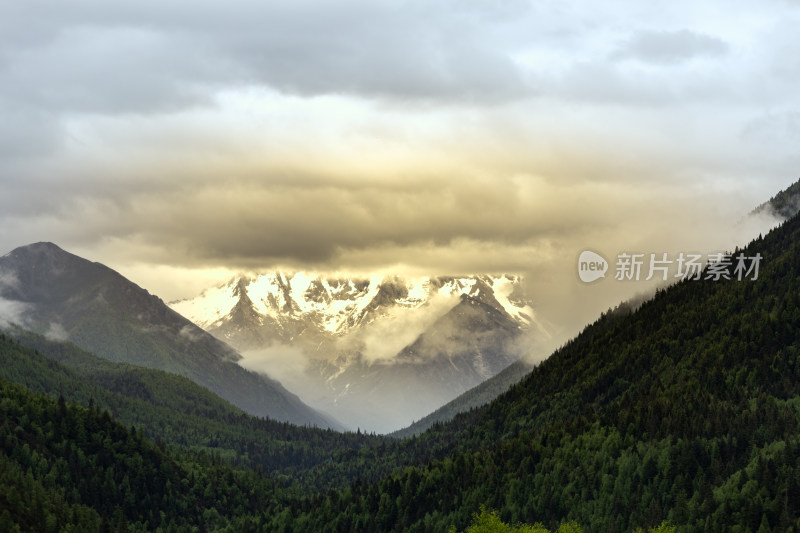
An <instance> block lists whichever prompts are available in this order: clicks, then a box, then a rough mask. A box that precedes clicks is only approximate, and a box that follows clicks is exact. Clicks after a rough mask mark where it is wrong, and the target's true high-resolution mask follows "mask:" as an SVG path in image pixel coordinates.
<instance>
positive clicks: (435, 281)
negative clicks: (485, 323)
mask: <svg viewBox="0 0 800 533" xmlns="http://www.w3.org/2000/svg"><path fill="white" fill-rule="evenodd" d="M520 282H521V279H520V278H519V277H516V276H498V277H492V276H474V277H469V278H417V279H411V280H403V279H400V278H370V279H327V278H324V277H322V276H319V275H313V274H308V273H304V272H298V273H294V274H285V273H282V272H275V273H272V274H261V275H253V276H241V277H238V278H234V279H231V280H230V281H228V282H227V283H225V284H223V285H220V286H218V287H214V288H212V289H207V290H206V291H204V292H203V293H202V294H200V296H198V297H196V298H192V299H187V300H180V301H176V302H172V303H170V307H172V308H173V309H174V310H175V311H177V312H179V313H180V314H182V315H183V316H185V317H186V318H188V319H189V320H191V321H192V322H194V323H195V324H197V325H198V326H200V327H202V328H204V329H206V330H207V331H209V332H211V333H214V334H215V335H217V336H218V337H222V338H225V339H226V340H230V341H231V343H232V344H233V346H235V347H237V348H239V349H248V348H253V347H259V346H260V345H262V344H263V342H256V343H255V344H254V343H252V342H248V341H247V340H246V339H244V338H237V337H238V336H240V334H245V332H244V331H242V328H247V329H250V330H254V329H262V328H263V329H264V330H265V333H267V332H268V335H267V336H266V337H265V338H263V340H264V341H267V342H269V341H275V340H276V339H280V340H281V341H284V342H285V341H291V340H293V339H294V338H295V337H296V336H297V335H299V334H301V333H303V331H304V329H305V328H313V329H314V330H316V332H318V333H320V334H327V335H332V336H339V337H341V336H344V335H346V334H347V333H349V332H350V331H351V330H353V329H355V328H358V327H360V326H363V325H365V324H368V323H371V322H372V321H374V320H376V319H378V318H380V317H381V316H382V315H385V312H386V311H388V310H389V309H390V308H395V309H396V308H400V309H418V308H421V307H423V306H425V305H427V304H429V303H430V302H431V300H433V299H435V298H437V297H439V298H441V297H455V296H460V295H462V294H464V295H469V296H472V297H475V298H477V299H479V300H481V301H484V302H485V303H487V304H488V305H491V306H492V307H494V308H495V309H497V310H499V311H501V312H505V313H506V314H508V316H509V317H510V318H511V319H512V320H514V321H516V322H517V323H518V324H520V325H521V326H522V327H527V326H529V325H530V324H531V321H532V319H533V309H532V308H531V306H530V305H529V303H528V302H527V301H525V299H524V297H523V296H522V292H521V283H520ZM453 305H455V302H454V303H453ZM299 323H302V324H299ZM233 326H235V327H233ZM249 333H250V337H251V338H252V339H257V338H261V337H263V336H259V335H253V333H254V332H253V331H250V332H249ZM245 336H246V335H245Z"/></svg>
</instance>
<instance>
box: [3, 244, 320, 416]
mask: <svg viewBox="0 0 800 533" xmlns="http://www.w3.org/2000/svg"><path fill="white" fill-rule="evenodd" d="M0 299H2V300H4V301H5V302H12V303H13V304H14V305H15V307H16V309H18V310H19V312H18V313H17V314H16V316H14V317H13V318H14V319H16V321H18V322H19V323H21V324H22V325H24V326H25V327H27V328H29V329H32V330H34V331H37V332H39V333H42V334H45V335H49V336H54V337H57V338H64V339H69V340H70V341H72V342H74V343H75V344H77V345H78V346H80V347H82V348H84V349H86V350H88V351H90V352H92V353H95V354H97V355H100V356H102V357H105V358H107V359H109V360H112V361H118V362H127V363H132V364H137V365H141V366H146V367H149V368H157V369H160V370H166V371H168V372H173V373H176V374H180V375H183V376H186V377H188V378H189V379H191V380H192V381H194V382H196V383H198V384H200V385H203V386H204V387H207V388H208V389H209V390H211V391H213V392H215V393H217V394H219V395H220V396H221V397H223V398H225V399H226V400H228V401H230V402H231V403H233V404H235V405H237V406H239V407H241V408H242V409H244V410H245V411H247V412H249V413H252V414H255V415H257V416H267V417H270V418H274V419H277V420H287V421H291V422H293V423H296V424H309V425H317V426H322V427H325V426H328V425H331V424H332V421H331V420H330V419H328V418H326V417H324V416H322V415H320V414H319V413H317V412H315V411H314V410H312V409H311V408H309V407H308V406H306V405H304V404H303V403H302V402H301V401H300V399H299V398H297V397H296V396H295V395H293V394H291V393H290V392H288V391H287V390H286V389H284V388H283V386H282V385H280V384H279V383H278V382H276V381H274V380H270V379H268V378H266V377H262V376H258V375H256V374H254V373H252V372H248V371H245V370H244V369H242V368H241V367H240V366H239V365H237V364H236V360H237V359H239V357H240V356H239V355H238V354H237V353H236V352H235V351H234V350H233V349H232V348H230V347H229V346H227V345H226V344H224V343H223V342H221V341H219V340H217V339H215V338H214V337H212V336H211V335H208V334H207V333H206V332H204V331H203V330H201V329H200V328H198V327H197V326H195V325H194V324H192V323H191V322H189V321H188V320H187V319H185V318H183V317H182V316H180V315H179V314H177V313H176V312H174V311H173V310H171V309H170V308H169V307H167V306H166V305H165V304H164V303H163V302H162V301H161V300H160V299H159V298H157V297H156V296H152V295H150V294H149V293H147V291H145V290H143V289H141V288H140V287H138V286H136V285H135V284H133V283H131V282H130V281H128V280H127V279H125V278H124V277H122V276H121V275H119V274H118V273H117V272H115V271H113V270H111V269H110V268H108V267H105V266H103V265H101V264H98V263H92V262H89V261H87V260H85V259H82V258H80V257H77V256H75V255H72V254H70V253H67V252H65V251H64V250H62V249H60V248H59V247H57V246H56V245H54V244H52V243H37V244H32V245H29V246H24V247H21V248H17V249H16V250H14V251H12V252H11V253H9V254H7V255H5V256H3V257H2V258H0Z"/></svg>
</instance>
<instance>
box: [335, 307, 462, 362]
mask: <svg viewBox="0 0 800 533" xmlns="http://www.w3.org/2000/svg"><path fill="white" fill-rule="evenodd" d="M457 303H458V297H457V296H446V295H435V296H433V297H432V298H431V299H430V300H429V301H428V303H427V304H426V305H425V306H423V307H419V308H416V309H411V308H401V307H393V308H391V309H389V310H388V314H387V315H386V316H381V317H380V318H379V319H377V320H375V321H374V322H372V323H371V324H367V325H366V326H364V327H362V328H360V329H358V330H356V331H355V333H354V334H351V335H349V336H347V337H345V338H343V339H341V341H339V342H338V343H337V346H338V348H339V349H340V350H344V351H348V350H349V349H352V350H356V351H358V352H359V353H360V354H361V356H362V358H363V360H364V361H365V362H366V363H368V364H372V363H374V362H381V363H392V362H394V361H393V359H394V357H395V356H396V355H397V354H398V353H399V352H400V351H401V350H402V349H403V348H405V347H406V346H408V345H409V344H411V343H413V342H414V341H415V340H416V339H417V337H419V335H421V334H422V333H423V332H424V331H425V330H426V329H427V328H428V327H430V325H431V324H433V323H434V322H435V321H436V319H438V318H439V317H441V316H442V315H444V314H445V313H447V312H448V311H449V310H450V309H452V308H453V307H454V306H455V305H456V304H457Z"/></svg>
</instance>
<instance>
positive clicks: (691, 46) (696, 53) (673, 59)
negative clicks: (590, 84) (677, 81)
mask: <svg viewBox="0 0 800 533" xmlns="http://www.w3.org/2000/svg"><path fill="white" fill-rule="evenodd" d="M728 52H729V46H728V45H727V44H726V43H725V41H723V40H722V39H719V38H718V37H714V36H711V35H705V34H702V33H697V32H693V31H690V30H687V29H683V30H677V31H640V32H638V33H636V34H635V35H633V36H632V37H631V38H630V39H628V41H627V42H626V43H625V44H624V46H622V47H621V48H620V49H619V50H618V51H617V52H616V54H615V56H616V57H618V58H623V59H638V60H640V61H644V62H647V63H655V64H660V65H674V64H679V63H684V62H686V61H690V60H692V59H695V58H700V57H720V56H724V55H725V54H727V53H728Z"/></svg>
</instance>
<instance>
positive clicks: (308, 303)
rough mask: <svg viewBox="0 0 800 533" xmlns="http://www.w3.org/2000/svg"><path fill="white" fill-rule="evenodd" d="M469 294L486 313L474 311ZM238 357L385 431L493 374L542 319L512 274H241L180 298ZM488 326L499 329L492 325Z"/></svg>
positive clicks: (344, 415) (316, 402) (349, 419)
mask: <svg viewBox="0 0 800 533" xmlns="http://www.w3.org/2000/svg"><path fill="white" fill-rule="evenodd" d="M465 298H466V299H468V301H469V302H472V303H473V304H474V305H473V307H475V309H477V308H480V309H481V310H480V311H479V312H472V313H471V314H472V315H473V318H472V319H468V318H467V317H466V316H465V312H466V310H467V309H468V308H469V307H470V306H469V305H467V304H465V303H464V301H466V300H464V299H465ZM170 305H171V306H172V307H173V309H175V310H177V311H178V312H180V313H182V314H184V315H185V316H187V317H189V318H190V319H192V320H193V321H195V323H197V324H198V325H199V326H201V327H204V328H206V329H207V331H209V332H210V333H212V334H213V335H215V336H217V337H218V338H219V339H221V340H224V341H226V342H229V343H231V344H232V345H233V346H234V347H236V348H237V349H239V350H241V351H242V353H243V354H244V356H245V358H244V360H243V361H242V362H241V363H242V364H243V365H244V366H246V367H247V368H251V369H258V368H260V364H261V361H263V360H264V359H267V360H269V361H270V362H273V363H275V362H276V361H277V362H276V364H277V365H278V366H279V367H283V368H288V369H292V371H287V372H286V373H285V374H283V375H278V376H277V377H279V379H280V380H281V381H282V382H283V383H285V384H287V386H288V387H289V388H290V389H291V390H294V391H296V392H298V393H299V394H300V395H301V396H302V397H303V398H304V400H305V401H307V402H309V403H310V404H311V405H313V406H316V407H318V408H324V409H325V410H326V411H329V412H331V413H332V414H333V415H334V416H335V417H336V418H337V419H339V420H341V421H342V422H344V423H346V424H348V425H349V426H350V427H352V428H355V427H360V428H362V429H367V430H368V431H378V432H386V431H391V430H393V429H397V428H398V427H403V426H404V425H406V424H408V423H410V422H411V421H412V420H414V419H416V418H420V417H421V416H424V415H425V414H427V413H429V412H431V411H432V410H433V409H435V408H437V407H439V406H441V405H442V404H444V403H446V402H448V401H450V400H451V399H453V398H454V397H456V396H457V395H458V394H460V393H462V392H464V391H466V390H468V389H470V388H471V387H473V386H475V385H476V384H478V383H480V382H481V381H483V380H485V379H487V378H490V377H491V376H493V375H494V374H496V373H497V372H499V371H500V370H502V369H503V368H505V367H506V366H508V365H509V364H510V363H512V362H513V361H514V360H516V359H517V358H518V357H519V355H520V350H519V349H518V347H517V346H516V345H515V343H514V339H515V338H516V337H518V336H519V335H520V334H521V333H522V332H523V331H526V330H527V331H533V330H535V329H536V328H537V327H538V326H537V323H536V318H535V314H534V312H533V309H532V308H531V305H530V302H529V301H528V300H527V299H526V298H525V295H524V290H523V280H522V279H521V278H519V277H515V276H472V277H463V278H453V277H440V278H418V279H401V278H398V277H385V278H372V279H347V278H335V279H334V278H328V277H325V276H323V275H319V274H309V273H303V272H299V273H294V274H286V273H282V272H277V273H274V274H266V275H253V276H243V277H239V278H237V279H233V280H230V281H229V282H228V283H226V284H223V285H221V286H219V287H216V288H212V289H208V290H206V291H205V292H204V293H203V294H201V295H200V296H199V297H197V298H194V299H191V300H183V301H178V302H172V303H171V304H170ZM490 330H491V331H490Z"/></svg>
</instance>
